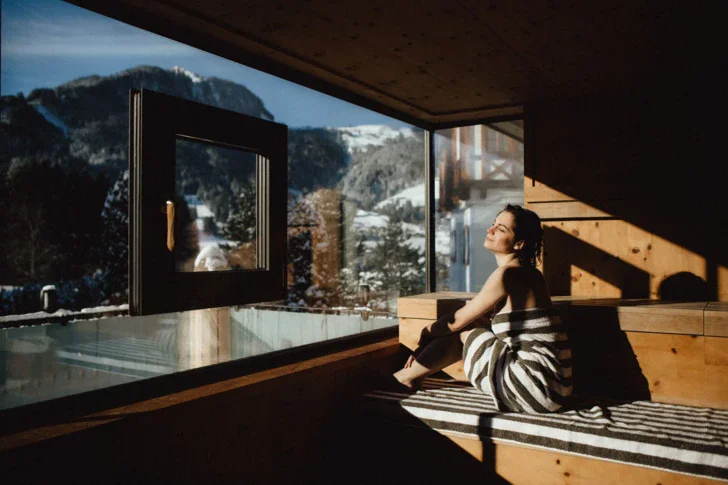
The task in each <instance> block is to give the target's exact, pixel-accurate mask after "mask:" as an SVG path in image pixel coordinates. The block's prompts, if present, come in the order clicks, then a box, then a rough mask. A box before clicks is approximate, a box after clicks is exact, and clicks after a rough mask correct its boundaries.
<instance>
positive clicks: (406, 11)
mask: <svg viewBox="0 0 728 485" xmlns="http://www.w3.org/2000/svg"><path fill="white" fill-rule="evenodd" d="M72 3H75V4H77V5H80V6H83V7H85V8H88V9H90V10H94V11H97V12H99V13H102V14H105V15H109V16H111V17H114V18H117V19H119V20H122V21H124V22H127V23H130V24H132V25H136V26H139V27H141V28H144V29H147V30H150V31H153V32H156V33H159V34H161V35H164V36H167V37H170V38H172V39H175V40H178V41H181V42H184V43H186V44H189V45H192V46H195V47H199V48H201V49H204V50H207V51H209V52H213V53H215V54H218V55H221V56H223V57H227V58H230V59H232V60H235V61H238V62H242V63H245V64H247V65H250V66H251V67H255V68H258V69H261V70H264V71H267V72H270V73H272V74H276V75H278V76H280V77H283V78H286V79H290V80H293V81H295V82H299V83H301V84H304V85H307V86H309V87H313V88H315V89H318V90H320V91H324V92H327V93H329V94H333V95H335V96H338V97H340V98H343V99H347V100H349V101H352V102H355V103H357V104H360V105H363V106H365V107H368V108H371V109H375V110H377V111H380V112H383V113H385V114H388V115H391V116H395V117H397V118H400V119H404V120H405V121H409V122H410V123H413V124H416V125H419V126H422V127H429V128H431V127H443V126H448V125H453V124H463V123H469V122H476V121H482V120H484V119H489V118H498V117H507V116H512V115H519V114H521V113H522V110H523V106H524V105H527V104H528V103H532V102H537V101H540V100H546V99H554V98H564V97H573V96H580V95H585V94H590V93H599V92H613V91H620V90H629V89H632V87H633V86H635V85H648V83H650V82H654V80H656V79H659V76H664V75H665V74H666V73H669V72H670V70H671V69H672V70H674V69H675V67H676V63H679V62H682V61H683V59H684V58H686V56H688V53H687V51H688V50H689V49H688V48H687V46H688V41H689V40H690V38H691V32H690V30H689V29H686V28H685V27H684V21H683V19H682V16H683V12H681V11H680V10H679V9H678V8H677V7H676V3H673V2H669V1H648V0H630V1H610V0H589V1H587V2H577V1H548V2H545V1H543V2H539V1H525V0H502V1H501V0H496V1H488V0H450V1H441V0H416V1H415V0H389V1H382V0H361V1H357V2H350V1H349V2H346V1H338V2H337V1H332V0H299V1H276V0H264V1H261V0H118V1H116V2H108V4H107V2H95V1H93V0H72Z"/></svg>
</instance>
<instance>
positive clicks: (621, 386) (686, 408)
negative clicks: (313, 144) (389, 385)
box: [369, 292, 728, 485]
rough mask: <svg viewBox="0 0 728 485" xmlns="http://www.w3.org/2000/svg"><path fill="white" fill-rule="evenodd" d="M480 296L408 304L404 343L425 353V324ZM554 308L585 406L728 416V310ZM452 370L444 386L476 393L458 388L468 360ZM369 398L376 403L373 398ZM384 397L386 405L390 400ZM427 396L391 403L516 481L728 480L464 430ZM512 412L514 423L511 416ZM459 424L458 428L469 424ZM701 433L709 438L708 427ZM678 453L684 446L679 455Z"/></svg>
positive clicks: (719, 306) (702, 306)
mask: <svg viewBox="0 0 728 485" xmlns="http://www.w3.org/2000/svg"><path fill="white" fill-rule="evenodd" d="M473 296H474V294H467V293H451V292H440V293H431V294H426V295H416V296H411V297H405V298H400V299H399V309H398V316H399V320H400V334H399V335H400V343H401V344H402V345H404V346H405V347H407V348H409V349H414V348H416V345H417V339H418V338H419V334H420V331H421V329H422V328H423V327H424V326H425V325H428V324H429V323H431V322H432V321H434V320H436V319H437V318H438V317H440V316H442V315H445V314H447V313H449V312H451V311H454V310H456V309H457V308H459V307H460V306H462V305H463V304H464V303H465V302H466V301H467V300H468V299H469V298H472V297H473ZM554 303H555V306H556V307H557V308H558V309H559V312H560V314H561V317H562V319H563V320H564V322H565V323H566V325H567V328H568V332H569V338H570V340H571V342H572V346H573V367H574V391H575V395H576V396H577V397H576V398H575V399H576V400H581V401H582V402H586V401H584V400H588V399H590V397H592V398H596V400H594V399H592V401H593V402H597V403H603V407H604V408H605V409H611V408H609V406H610V405H619V404H620V403H623V402H625V401H627V402H629V401H639V402H633V403H632V404H630V405H631V406H640V405H642V406H653V407H655V408H663V409H670V406H671V405H672V408H674V409H679V413H684V415H685V416H693V415H695V416H697V415H700V414H704V413H705V412H707V413H709V414H710V415H711V416H713V415H716V416H724V417H728V413H726V412H724V411H720V410H726V409H728V372H726V371H727V370H728V367H726V366H727V365H728V352H727V351H728V338H726V337H728V304H726V303H718V302H695V303H665V302H659V301H654V300H584V299H572V298H555V299H554ZM444 372H445V374H448V375H449V376H451V378H452V380H453V381H454V383H449V384H448V383H445V384H444V385H450V386H455V388H457V387H458V386H459V387H461V388H463V389H469V390H471V391H472V388H471V387H470V386H469V385H467V384H458V383H457V382H458V381H463V382H467V381H466V379H465V376H464V374H463V372H462V362H459V363H456V364H454V365H452V366H450V367H448V368H446V369H445V371H444ZM430 382H431V381H430ZM432 385H433V384H431V386H432ZM430 391H432V389H430ZM422 392H425V393H426V392H427V391H426V390H425V391H421V393H422ZM459 392H463V391H459ZM431 393H432V392H430V394H431ZM373 394H374V395H376V393H373ZM369 396H370V399H371V397H372V393H370V394H369ZM385 396H386V394H385ZM381 397H382V396H381V395H380V396H379V398H378V399H376V400H378V401H380V402H382V401H383V400H382V399H381ZM430 397H431V396H430ZM407 399H410V400H409V401H408V400H407ZM427 399H428V398H426V397H425V395H424V394H420V396H419V397H414V398H408V397H407V396H406V395H405V396H400V397H397V396H392V395H391V394H390V396H389V399H388V400H389V401H390V404H391V402H392V401H393V402H395V403H396V404H397V406H395V407H397V408H399V410H400V411H401V410H405V411H406V412H405V413H404V414H406V415H407V416H408V419H409V421H408V423H409V424H410V425H411V426H414V427H417V426H423V427H429V428H430V429H433V430H435V431H437V432H438V433H439V434H440V435H443V436H445V437H447V439H448V440H450V441H451V442H453V443H455V444H456V445H458V446H459V448H460V449H461V450H464V451H466V452H467V453H468V454H469V455H470V456H471V457H472V458H474V459H476V460H478V461H480V462H483V463H485V462H490V465H489V466H490V467H491V468H492V471H493V472H494V474H495V475H497V476H498V477H500V478H502V479H505V480H507V481H508V482H509V483H513V484H535V483H538V484H541V483H587V482H588V483H614V484H615V485H616V484H620V485H622V484H625V483H653V484H656V483H660V484H662V485H665V484H667V483H674V484H683V483H684V484H688V483H690V484H693V483H714V482H716V480H719V479H723V480H725V479H726V478H727V477H728V473H725V470H723V471H718V472H715V471H713V472H710V473H707V474H706V473H695V474H694V475H690V473H691V472H690V471H686V470H684V469H683V470H680V467H677V470H675V469H674V468H673V469H671V468H669V467H667V468H665V467H660V466H655V465H654V464H652V465H650V464H645V463H641V464H640V466H637V465H635V464H626V463H634V461H632V462H630V460H618V459H617V460H615V459H614V458H613V457H612V458H610V457H609V456H606V455H605V456H606V457H605V456H602V457H601V459H595V458H593V457H588V456H585V455H584V454H583V453H578V452H575V451H574V448H573V447H570V444H569V443H570V442H569V440H568V439H566V440H565V441H563V442H562V444H561V445H560V446H561V449H558V447H556V448H554V447H553V446H552V447H549V446H538V445H537V443H538V439H534V438H533V437H531V438H528V437H527V438H522V439H520V440H519V439H513V440H507V439H503V437H502V436H501V437H498V436H499V435H498V433H496V432H495V431H494V430H496V429H498V427H497V426H496V427H491V426H490V424H488V425H482V424H481V425H480V427H478V426H477V425H476V426H475V427H472V426H471V428H467V427H465V428H463V427H462V426H460V425H462V423H460V424H456V425H455V426H454V427H453V425H452V423H450V424H447V423H446V422H447V421H448V419H450V418H452V416H453V415H452V414H448V412H444V414H437V416H439V417H437V418H433V417H432V416H431V415H427V412H429V411H427V412H425V413H424V414H423V411H422V409H423V408H425V409H435V410H439V411H443V410H442V409H440V408H439V406H441V405H444V404H443V403H444V402H443V401H440V402H438V403H437V404H436V405H434V407H433V406H432V403H430V405H428V404H422V403H423V402H427ZM455 399H456V400H458V402H457V404H456V407H459V408H462V409H461V411H462V412H464V413H465V414H466V415H467V414H469V415H470V416H471V418H472V416H473V414H475V415H478V416H482V413H481V414H479V411H472V410H470V412H469V411H468V406H470V405H471V404H472V402H473V401H472V400H469V399H470V398H466V399H463V398H462V396H456V397H455ZM386 400H387V399H386V398H385V399H384V401H386ZM418 403H419V404H418ZM468 403H471V404H468ZM615 403H616V404H615ZM640 403H641V404H640ZM656 403H664V405H662V404H656ZM675 405H678V406H675ZM428 406H429V408H428ZM710 408H712V409H710ZM620 409H623V408H620ZM446 411H447V410H446ZM449 411H452V410H449ZM481 411H482V409H481ZM607 412H608V413H609V412H611V411H609V410H608V411H607ZM619 412H621V413H622V414H624V412H623V411H619ZM656 412H657V411H656ZM679 413H678V414H679ZM455 415H457V413H455ZM443 416H450V417H443ZM507 416H508V415H506V418H505V419H506V421H507V420H508V419H509V418H508V417H507ZM400 417H401V416H400ZM452 419H453V420H454V421H455V422H457V421H458V419H460V418H452ZM498 419H500V418H495V421H494V422H500V421H498ZM658 420H659V418H658ZM395 421H396V420H395ZM488 422H489V423H490V421H488ZM436 423H437V424H436ZM443 423H445V424H443ZM471 424H473V423H471ZM458 426H460V427H458ZM718 426H719V427H720V426H722V425H718ZM721 429H722V428H721ZM727 429H728V428H727ZM572 431H573V430H572ZM697 433H698V435H700V432H699V431H697ZM705 438H706V439H707V438H708V437H707V436H706V437H705ZM721 440H722V441H721ZM708 441H710V440H708ZM719 441H721V446H719V447H718V448H716V450H718V451H716V452H715V456H712V458H711V459H715V461H716V462H721V463H722V460H723V459H724V458H725V456H726V455H728V448H725V451H722V450H723V448H721V447H725V443H726V440H725V439H724V438H719ZM564 443H565V444H564ZM678 448H679V445H677V447H676V450H677V449H678ZM643 451H644V450H643ZM596 456H599V455H596ZM646 456H647V457H648V462H649V463H651V462H652V459H657V460H658V461H659V459H661V457H659V456H650V455H649V454H648V455H646ZM707 456H708V454H707V453H706V457H707ZM698 459H700V457H698ZM638 463H639V461H638ZM721 466H722V465H720V466H718V468H719V469H720V468H721Z"/></svg>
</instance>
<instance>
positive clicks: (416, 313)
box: [397, 291, 477, 320]
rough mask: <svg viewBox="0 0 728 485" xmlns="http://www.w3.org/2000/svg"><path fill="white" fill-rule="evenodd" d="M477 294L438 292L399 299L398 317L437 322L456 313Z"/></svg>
mask: <svg viewBox="0 0 728 485" xmlns="http://www.w3.org/2000/svg"><path fill="white" fill-rule="evenodd" d="M476 294H477V293H465V292H457V291H438V292H433V293H425V294H422V295H413V296H406V297H403V298H398V299H397V316H398V317H405V318H425V319H433V320H436V319H438V318H440V317H441V316H443V315H447V314H448V313H450V312H454V311H456V310H457V309H458V308H460V307H461V306H463V305H464V304H465V303H466V302H467V300H470V299H471V298H473V297H474V296H475V295H476Z"/></svg>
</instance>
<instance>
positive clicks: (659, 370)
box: [615, 332, 728, 409]
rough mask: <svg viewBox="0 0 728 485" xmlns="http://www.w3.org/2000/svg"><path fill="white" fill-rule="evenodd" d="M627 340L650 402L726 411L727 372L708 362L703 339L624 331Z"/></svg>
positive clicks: (700, 337) (727, 403)
mask: <svg viewBox="0 0 728 485" xmlns="http://www.w3.org/2000/svg"><path fill="white" fill-rule="evenodd" d="M627 339H628V340H629V343H630V345H631V346H632V349H633V350H634V353H635V356H636V358H637V361H638V362H639V365H640V368H641V370H642V373H643V374H644V376H645V378H646V379H647V382H648V384H649V390H650V393H651V396H652V397H651V400H652V401H656V402H665V403H673V404H685V405H688V406H707V407H713V408H719V409H728V372H726V367H725V366H723V365H715V364H709V363H707V361H708V359H707V355H706V340H705V338H704V337H702V336H687V335H667V334H656V333H640V332H627ZM720 344H722V345H721V347H723V348H725V344H724V343H723V342H720ZM710 345H714V343H712V344H709V346H710ZM711 355H713V353H712V352H711ZM710 359H712V361H713V362H715V361H716V359H715V357H710ZM615 378H618V376H615Z"/></svg>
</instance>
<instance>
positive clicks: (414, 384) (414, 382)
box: [392, 369, 421, 391]
mask: <svg viewBox="0 0 728 485" xmlns="http://www.w3.org/2000/svg"><path fill="white" fill-rule="evenodd" d="M392 375H393V377H394V378H395V379H397V382H399V383H400V384H401V385H403V386H404V387H406V388H407V389H408V390H410V391H417V390H418V389H419V388H420V386H421V382H419V380H418V379H408V378H407V369H401V370H398V371H397V372H395V373H394V374H392Z"/></svg>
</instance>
